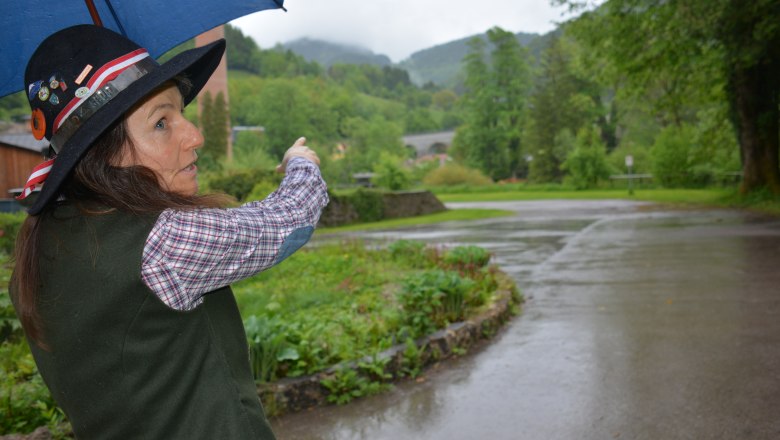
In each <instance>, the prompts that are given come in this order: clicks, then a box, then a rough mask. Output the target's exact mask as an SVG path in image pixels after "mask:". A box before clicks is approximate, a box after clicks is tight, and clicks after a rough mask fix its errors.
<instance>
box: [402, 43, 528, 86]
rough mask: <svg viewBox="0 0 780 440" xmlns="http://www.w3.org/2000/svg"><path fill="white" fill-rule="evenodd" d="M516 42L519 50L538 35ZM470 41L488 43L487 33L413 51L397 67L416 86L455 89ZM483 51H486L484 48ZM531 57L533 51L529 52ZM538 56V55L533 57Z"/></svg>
mask: <svg viewBox="0 0 780 440" xmlns="http://www.w3.org/2000/svg"><path fill="white" fill-rule="evenodd" d="M516 36H517V41H518V42H519V43H520V44H521V45H523V46H529V45H532V44H533V43H534V42H535V41H536V40H538V39H539V37H540V36H539V34H527V33H523V32H519V33H517V34H516ZM474 37H479V38H482V39H483V40H484V41H485V42H486V43H487V42H488V38H487V33H483V34H478V35H472V36H470V37H466V38H461V39H460V40H455V41H450V42H449V43H444V44H440V45H438V46H434V47H431V48H428V49H423V50H420V51H417V52H415V53H413V54H412V55H410V56H409V58H407V59H405V60H403V61H401V62H400V63H399V64H398V67H401V68H402V69H405V70H406V71H407V72H409V77H410V78H411V80H412V81H413V82H414V83H415V84H417V85H423V84H425V83H427V82H434V83H436V84H438V85H441V86H445V87H455V86H456V85H457V83H458V82H460V81H461V79H459V76H460V75H461V67H462V61H463V57H465V56H466V54H468V52H469V47H468V42H469V40H471V39H472V38H474ZM487 47H490V45H489V44H488V46H487ZM531 52H532V55H533V52H534V51H533V50H531ZM536 55H537V56H538V53H537V54H536Z"/></svg>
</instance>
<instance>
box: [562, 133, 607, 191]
mask: <svg viewBox="0 0 780 440" xmlns="http://www.w3.org/2000/svg"><path fill="white" fill-rule="evenodd" d="M561 170H563V171H566V172H568V176H567V179H568V180H567V181H568V182H571V184H573V185H574V187H575V188H577V189H588V188H595V187H596V186H598V184H599V182H601V181H604V180H607V179H608V178H609V175H610V169H609V164H608V163H607V149H606V147H605V146H604V143H603V142H602V141H601V139H600V137H599V133H598V130H596V129H591V128H583V129H582V130H580V131H579V133H577V140H576V141H575V143H574V150H572V151H570V152H569V154H568V155H567V156H566V160H565V161H564V162H563V164H562V165H561Z"/></svg>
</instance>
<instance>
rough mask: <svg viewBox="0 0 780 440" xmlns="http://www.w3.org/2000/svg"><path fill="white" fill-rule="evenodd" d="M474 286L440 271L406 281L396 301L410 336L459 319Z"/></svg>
mask: <svg viewBox="0 0 780 440" xmlns="http://www.w3.org/2000/svg"><path fill="white" fill-rule="evenodd" d="M474 285H475V283H474V281H472V280H470V279H468V278H462V277H461V276H460V275H459V274H458V273H457V272H450V271H443V270H432V271H426V272H422V273H419V274H414V275H411V276H409V277H408V278H406V279H405V280H404V281H403V288H402V290H401V293H400V294H399V295H398V299H399V301H400V303H401V305H402V307H403V310H404V316H405V319H406V324H407V326H408V327H409V329H410V330H411V331H412V334H413V335H414V337H420V336H423V335H427V334H429V333H432V332H433V331H436V330H438V329H440V328H444V327H445V326H446V325H447V324H449V323H452V322H456V321H460V320H462V319H463V318H464V316H465V305H466V297H467V296H468V294H469V292H470V290H471V289H472V288H473V287H474Z"/></svg>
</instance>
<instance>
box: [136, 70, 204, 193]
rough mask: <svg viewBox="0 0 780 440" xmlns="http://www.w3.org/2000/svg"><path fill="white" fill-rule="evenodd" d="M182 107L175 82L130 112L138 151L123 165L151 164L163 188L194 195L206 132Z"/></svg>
mask: <svg viewBox="0 0 780 440" xmlns="http://www.w3.org/2000/svg"><path fill="white" fill-rule="evenodd" d="M183 111H184V102H183V100H182V96H181V92H179V89H178V88H177V87H176V86H175V85H169V86H168V87H165V88H162V89H160V90H159V91H158V92H156V93H153V94H152V95H150V96H149V97H147V98H146V99H145V100H143V101H141V103H140V104H139V105H137V106H136V107H134V108H133V110H131V111H130V112H129V113H128V116H127V128H128V133H129V134H130V140H131V141H132V144H133V145H132V147H134V152H135V154H126V155H125V157H124V158H123V159H122V166H132V165H143V166H145V167H147V168H151V169H152V170H154V171H155V172H156V173H157V176H158V179H159V180H160V185H162V186H163V188H166V189H167V190H169V191H172V192H176V193H179V194H183V195H187V196H191V195H195V194H196V193H197V192H198V167H196V166H195V160H197V158H198V154H197V153H196V152H195V150H196V149H198V148H200V147H201V146H202V145H203V135H201V134H200V131H199V130H198V128H197V127H195V126H194V125H193V124H192V123H191V122H190V121H188V120H187V119H185V118H184V115H183V114H182V112H183ZM128 150H129V149H128Z"/></svg>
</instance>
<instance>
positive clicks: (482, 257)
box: [443, 246, 490, 272]
mask: <svg viewBox="0 0 780 440" xmlns="http://www.w3.org/2000/svg"><path fill="white" fill-rule="evenodd" d="M443 261H444V264H445V265H446V266H447V267H448V268H450V269H454V270H457V271H460V272H474V271H476V270H478V269H480V268H483V267H485V266H487V264H488V263H489V262H490V252H488V251H487V250H486V249H484V248H481V247H479V246H457V247H454V248H452V249H450V250H448V251H447V252H445V253H444V258H443Z"/></svg>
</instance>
